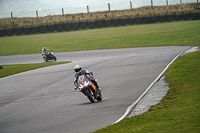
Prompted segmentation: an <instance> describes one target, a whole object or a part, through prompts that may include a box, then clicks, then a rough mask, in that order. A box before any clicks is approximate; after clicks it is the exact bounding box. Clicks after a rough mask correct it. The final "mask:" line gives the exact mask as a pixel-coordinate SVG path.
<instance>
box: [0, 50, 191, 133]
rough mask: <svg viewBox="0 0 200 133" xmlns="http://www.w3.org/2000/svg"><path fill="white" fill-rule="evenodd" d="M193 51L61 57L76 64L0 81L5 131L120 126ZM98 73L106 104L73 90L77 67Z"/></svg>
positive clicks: (50, 132)
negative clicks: (168, 69)
mask: <svg viewBox="0 0 200 133" xmlns="http://www.w3.org/2000/svg"><path fill="white" fill-rule="evenodd" d="M189 48H190V47H179V46H172V47H149V48H129V49H110V50H94V51H79V52H63V53H55V55H56V57H57V58H58V61H72V63H68V64H63V65H56V66H50V67H45V68H40V69H36V70H32V71H28V72H24V73H20V74H16V75H13V76H9V77H6V78H2V79H0V132H1V133H55V132H56V133H80V132H81V133H89V132H92V131H96V130H98V129H100V128H104V127H106V126H107V125H110V124H112V123H114V122H116V121H117V120H118V119H119V118H120V117H121V116H122V115H123V114H124V113H125V111H126V109H127V108H128V106H130V105H131V104H132V103H133V102H135V101H136V100H137V99H138V97H140V95H141V94H142V93H143V92H144V91H145V90H146V88H147V87H148V86H149V85H150V84H151V82H153V81H154V80H155V78H156V77H157V76H158V75H159V74H160V73H161V72H162V70H163V69H164V68H165V67H166V66H167V65H168V64H169V63H170V62H171V60H172V59H173V58H174V57H176V56H177V55H178V54H180V53H181V52H184V51H186V50H188V49H189ZM38 62H43V60H42V56H41V54H34V55H18V56H0V64H1V65H4V64H23V63H38ZM75 64H80V65H82V66H83V67H84V68H86V69H88V70H90V71H92V72H93V73H94V75H95V77H96V78H97V79H98V83H99V85H100V86H101V88H102V91H103V92H102V94H103V100H102V101H101V102H96V103H90V102H89V100H88V99H87V98H86V97H85V96H84V95H83V94H82V93H80V92H77V91H75V90H74V89H73V88H74V86H73V75H74V71H73V67H74V65H75Z"/></svg>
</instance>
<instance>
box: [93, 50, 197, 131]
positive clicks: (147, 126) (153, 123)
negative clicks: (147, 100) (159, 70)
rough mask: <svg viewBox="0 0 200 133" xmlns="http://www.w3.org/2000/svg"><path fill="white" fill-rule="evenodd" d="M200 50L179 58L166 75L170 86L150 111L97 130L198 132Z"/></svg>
mask: <svg viewBox="0 0 200 133" xmlns="http://www.w3.org/2000/svg"><path fill="white" fill-rule="evenodd" d="M199 59H200V51H198V52H195V53H190V54H187V55H184V56H182V57H180V58H179V59H178V60H177V61H175V63H174V64H173V65H172V66H171V67H170V68H169V69H168V71H167V72H166V75H167V77H168V81H169V83H170V89H169V91H168V93H167V95H166V96H165V97H164V98H163V100H162V101H161V102H160V103H159V104H157V105H155V106H153V107H152V108H151V109H150V110H149V111H148V112H147V113H145V114H143V115H140V116H135V117H132V118H128V119H125V120H123V121H121V122H119V123H117V124H114V125H111V126H108V127H106V128H104V129H101V130H98V131H96V132H95V133H116V132H118V133H147V132H148V133H199V132H200V119H199V118H200V112H199V111H200V76H199V75H200V69H199V68H200V61H199Z"/></svg>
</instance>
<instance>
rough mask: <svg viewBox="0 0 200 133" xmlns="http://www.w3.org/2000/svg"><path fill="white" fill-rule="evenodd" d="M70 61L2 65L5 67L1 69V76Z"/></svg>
mask: <svg viewBox="0 0 200 133" xmlns="http://www.w3.org/2000/svg"><path fill="white" fill-rule="evenodd" d="M65 63H69V62H68V61H63V62H45V63H34V64H16V65H2V66H3V69H0V78H3V77H6V76H10V75H13V74H17V73H21V72H25V71H29V70H33V69H37V68H41V67H47V66H52V65H59V64H65Z"/></svg>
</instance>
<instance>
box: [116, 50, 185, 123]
mask: <svg viewBox="0 0 200 133" xmlns="http://www.w3.org/2000/svg"><path fill="white" fill-rule="evenodd" d="M182 53H183V52H181V53H180V54H178V55H177V56H176V57H175V58H174V59H173V60H172V61H171V62H170V63H169V64H168V65H167V66H166V68H165V69H164V70H163V71H162V72H161V73H160V74H159V75H158V77H157V78H156V79H155V80H154V81H153V82H152V83H151V84H150V85H149V87H148V88H147V89H146V90H145V92H144V93H143V94H142V95H141V96H140V97H139V98H138V99H137V100H136V101H135V102H134V103H132V104H131V105H130V106H129V107H128V108H127V109H126V112H125V113H124V115H123V116H122V117H121V118H119V119H118V120H117V121H116V122H114V123H113V124H115V123H118V122H120V121H121V120H123V119H124V118H126V117H127V116H128V115H129V114H130V113H131V111H133V109H134V108H135V106H136V105H137V104H138V102H139V101H140V100H141V99H142V98H143V97H144V96H145V95H146V94H147V92H148V91H149V90H150V88H151V87H152V86H153V85H154V84H155V83H156V82H157V81H158V80H159V79H160V78H161V77H162V76H163V74H164V73H165V72H166V70H167V69H168V68H169V66H170V65H171V64H172V63H173V62H174V61H175V60H176V59H177V58H178V57H180V56H181V55H182Z"/></svg>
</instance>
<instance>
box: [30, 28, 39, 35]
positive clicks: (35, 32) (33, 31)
mask: <svg viewBox="0 0 200 133" xmlns="http://www.w3.org/2000/svg"><path fill="white" fill-rule="evenodd" d="M31 31H32V33H33V34H37V33H40V27H31Z"/></svg>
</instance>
